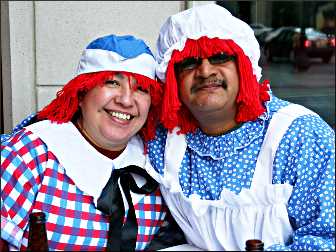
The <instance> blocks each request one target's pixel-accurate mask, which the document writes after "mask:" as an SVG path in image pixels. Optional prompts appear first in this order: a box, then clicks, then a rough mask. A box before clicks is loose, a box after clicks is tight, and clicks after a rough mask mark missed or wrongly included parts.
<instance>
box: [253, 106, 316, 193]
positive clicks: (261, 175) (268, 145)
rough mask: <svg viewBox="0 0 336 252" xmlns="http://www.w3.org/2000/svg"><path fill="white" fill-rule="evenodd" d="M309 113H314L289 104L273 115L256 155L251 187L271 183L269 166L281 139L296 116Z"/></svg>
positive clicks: (270, 166)
mask: <svg viewBox="0 0 336 252" xmlns="http://www.w3.org/2000/svg"><path fill="white" fill-rule="evenodd" d="M309 114H311V115H314V114H315V115H316V113H315V112H313V111H311V110H309V109H307V108H305V107H303V106H301V105H298V104H290V105H288V106H286V107H284V108H281V109H279V111H278V112H276V113H275V114H274V115H273V117H272V119H271V121H270V124H269V126H268V129H267V132H266V134H265V138H264V141H263V143H262V146H261V149H260V152H259V155H258V159H257V164H256V168H255V171H254V174H253V179H252V183H251V189H255V188H257V187H258V186H259V185H267V184H272V172H273V169H270V168H272V167H273V162H274V157H275V153H276V151H277V149H278V146H279V143H280V141H281V139H282V138H283V136H284V134H285V133H286V131H287V130H288V128H289V126H290V125H291V124H292V122H293V121H294V120H295V119H296V118H298V117H300V116H303V115H309Z"/></svg>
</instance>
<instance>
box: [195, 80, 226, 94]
mask: <svg viewBox="0 0 336 252" xmlns="http://www.w3.org/2000/svg"><path fill="white" fill-rule="evenodd" d="M211 86H221V87H223V88H224V89H227V83H226V81H225V80H219V79H216V80H212V81H209V80H204V81H201V82H198V83H197V84H194V85H193V86H192V87H191V89H190V91H191V93H195V92H197V91H198V90H199V89H202V88H205V87H211Z"/></svg>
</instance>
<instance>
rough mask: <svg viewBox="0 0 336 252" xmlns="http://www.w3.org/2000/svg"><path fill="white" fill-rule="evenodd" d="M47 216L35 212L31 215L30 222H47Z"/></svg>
mask: <svg viewBox="0 0 336 252" xmlns="http://www.w3.org/2000/svg"><path fill="white" fill-rule="evenodd" d="M45 220H46V216H45V213H44V212H34V213H31V214H30V215H29V221H35V222H45Z"/></svg>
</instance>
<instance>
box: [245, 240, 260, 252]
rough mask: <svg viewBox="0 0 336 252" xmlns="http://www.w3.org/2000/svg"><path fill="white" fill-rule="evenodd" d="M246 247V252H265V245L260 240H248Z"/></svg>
mask: <svg viewBox="0 0 336 252" xmlns="http://www.w3.org/2000/svg"><path fill="white" fill-rule="evenodd" d="M245 246H246V247H245V250H246V251H264V243H263V242H262V241H261V240H258V239H252V240H247V241H246V242H245Z"/></svg>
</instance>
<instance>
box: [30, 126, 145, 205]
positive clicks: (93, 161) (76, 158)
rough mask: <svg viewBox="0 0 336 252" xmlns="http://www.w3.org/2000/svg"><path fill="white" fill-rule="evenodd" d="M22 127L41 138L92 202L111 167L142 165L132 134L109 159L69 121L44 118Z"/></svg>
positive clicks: (140, 149)
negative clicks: (53, 121)
mask: <svg viewBox="0 0 336 252" xmlns="http://www.w3.org/2000/svg"><path fill="white" fill-rule="evenodd" d="M26 129H27V130H30V131H31V132H33V133H34V134H36V135H37V136H39V137H40V138H41V139H42V141H43V142H44V143H45V144H46V145H47V146H48V150H49V151H51V152H52V153H53V154H54V155H55V156H56V157H57V159H58V160H59V162H60V163H61V165H62V166H63V167H64V169H65V173H66V174H67V175H68V176H69V177H70V178H71V179H73V181H74V182H75V184H76V186H77V187H78V188H79V189H81V190H82V191H83V192H85V193H86V194H88V195H90V196H92V197H93V198H94V202H95V203H96V202H97V199H98V197H99V196H100V193H101V191H102V189H103V188H104V186H105V185H106V183H107V181H108V179H109V178H110V175H111V172H112V170H113V169H120V168H123V167H126V166H129V165H137V166H139V167H144V166H145V164H146V158H145V156H144V155H143V143H142V140H141V138H140V137H139V136H134V137H132V138H131V139H130V141H129V143H128V144H127V146H126V148H125V150H124V151H123V152H122V153H121V154H120V155H119V156H118V157H117V158H116V159H114V160H112V159H109V158H108V157H106V156H104V155H103V154H101V153H99V152H98V151H97V150H96V149H95V148H94V147H93V146H91V145H90V144H89V143H88V142H87V141H86V140H85V138H84V137H83V136H82V135H81V134H80V132H79V131H78V130H77V128H76V127H75V126H74V125H73V124H72V123H71V122H69V123H62V124H56V123H52V122H50V121H48V120H44V121H40V122H37V123H34V124H31V125H29V126H27V127H26ZM74 150H76V151H74ZM79 167H80V169H79ZM140 183H141V182H140Z"/></svg>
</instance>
